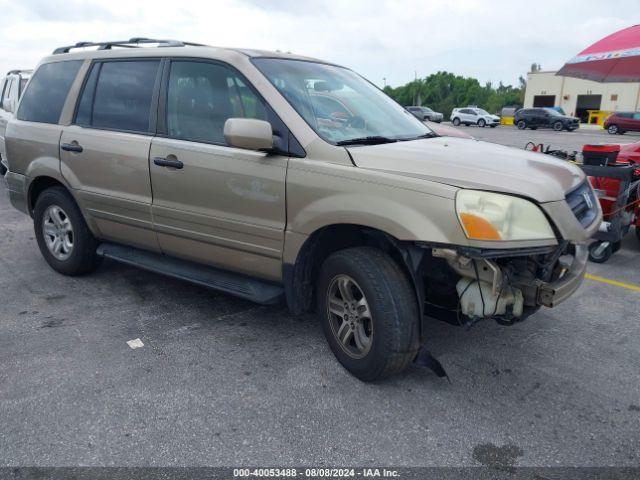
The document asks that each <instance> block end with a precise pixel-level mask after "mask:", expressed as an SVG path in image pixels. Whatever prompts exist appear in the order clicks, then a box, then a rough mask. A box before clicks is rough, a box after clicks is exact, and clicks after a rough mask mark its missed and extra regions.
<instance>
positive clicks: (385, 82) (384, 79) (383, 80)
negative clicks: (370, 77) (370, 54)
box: [382, 77, 387, 87]
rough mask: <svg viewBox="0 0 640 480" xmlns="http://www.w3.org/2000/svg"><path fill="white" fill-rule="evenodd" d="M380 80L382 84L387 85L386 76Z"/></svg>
mask: <svg viewBox="0 0 640 480" xmlns="http://www.w3.org/2000/svg"><path fill="white" fill-rule="evenodd" d="M382 82H383V83H384V86H385V87H386V86H387V77H382Z"/></svg>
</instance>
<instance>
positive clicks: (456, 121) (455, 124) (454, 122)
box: [451, 117, 460, 127]
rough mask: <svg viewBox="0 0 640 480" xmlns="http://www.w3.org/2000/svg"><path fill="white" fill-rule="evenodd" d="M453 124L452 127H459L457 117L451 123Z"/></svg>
mask: <svg viewBox="0 0 640 480" xmlns="http://www.w3.org/2000/svg"><path fill="white" fill-rule="evenodd" d="M451 123H453V126H454V127H457V126H459V125H460V119H459V118H458V117H456V118H454V119H453V121H452V122H451Z"/></svg>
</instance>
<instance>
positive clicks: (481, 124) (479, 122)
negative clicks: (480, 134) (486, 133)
mask: <svg viewBox="0 0 640 480" xmlns="http://www.w3.org/2000/svg"><path fill="white" fill-rule="evenodd" d="M486 124H487V122H485V121H484V119H483V118H481V119H480V120H478V126H479V127H482V128H484V127H485V125H486Z"/></svg>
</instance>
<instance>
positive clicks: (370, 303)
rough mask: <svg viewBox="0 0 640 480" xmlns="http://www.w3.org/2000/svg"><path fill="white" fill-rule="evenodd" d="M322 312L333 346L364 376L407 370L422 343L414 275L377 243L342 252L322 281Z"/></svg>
mask: <svg viewBox="0 0 640 480" xmlns="http://www.w3.org/2000/svg"><path fill="white" fill-rule="evenodd" d="M317 302H318V313H319V316H320V320H321V322H322V327H323V330H324V334H325V337H326V339H327V342H328V343H329V346H330V347H331V350H332V351H333V353H334V355H335V356H336V358H337V359H338V361H339V362H340V363H341V364H342V366H343V367H344V368H346V369H347V370H348V371H349V372H351V373H352V374H353V375H354V376H356V377H357V378H359V379H360V380H362V381H365V382H370V381H374V380H378V379H381V378H384V377H387V376H389V375H392V374H394V373H398V372H400V371H402V370H403V369H404V368H406V367H407V365H409V363H410V362H411V361H412V360H413V359H414V358H415V356H416V354H417V352H418V348H419V334H418V316H419V315H418V305H417V302H416V298H415V294H414V291H413V288H412V286H411V284H410V283H409V280H408V279H407V277H406V275H405V274H404V272H403V271H402V270H401V269H400V267H399V266H398V265H397V264H396V263H395V262H394V261H393V260H392V259H391V258H390V257H389V256H388V255H386V254H385V253H383V252H382V251H380V250H378V249H375V248H371V247H355V248H349V249H346V250H341V251H338V252H336V253H334V254H332V255H331V256H329V258H327V259H326V260H325V262H324V263H323V265H322V268H321V270H320V274H319V278H318V284H317Z"/></svg>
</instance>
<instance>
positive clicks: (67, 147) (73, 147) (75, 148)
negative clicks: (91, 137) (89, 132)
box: [60, 142, 82, 153]
mask: <svg viewBox="0 0 640 480" xmlns="http://www.w3.org/2000/svg"><path fill="white" fill-rule="evenodd" d="M60 148H61V149H62V150H64V151H65V152H75V153H81V152H82V147H81V146H80V145H78V142H73V143H63V144H62V145H60Z"/></svg>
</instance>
